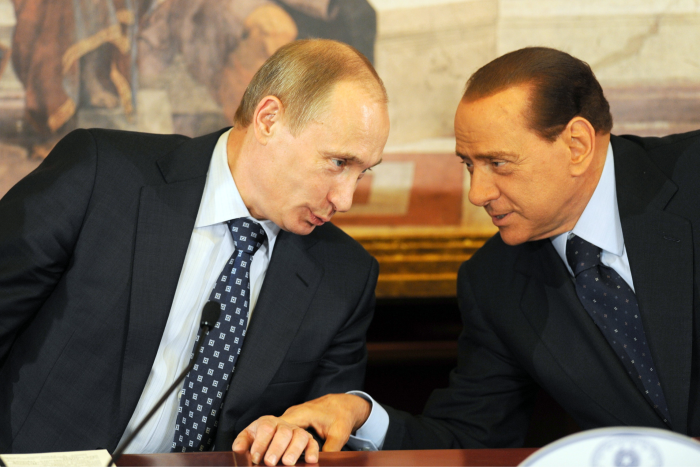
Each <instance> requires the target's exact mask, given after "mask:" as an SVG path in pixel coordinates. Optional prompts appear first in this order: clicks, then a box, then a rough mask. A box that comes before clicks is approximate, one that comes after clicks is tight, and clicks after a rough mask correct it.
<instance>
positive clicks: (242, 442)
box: [231, 428, 255, 454]
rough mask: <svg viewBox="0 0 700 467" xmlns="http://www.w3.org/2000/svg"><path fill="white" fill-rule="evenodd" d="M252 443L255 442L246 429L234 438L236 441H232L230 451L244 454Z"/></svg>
mask: <svg viewBox="0 0 700 467" xmlns="http://www.w3.org/2000/svg"><path fill="white" fill-rule="evenodd" d="M253 441H255V437H254V436H253V434H252V433H251V432H250V431H248V429H247V428H246V429H245V430H243V431H241V432H240V433H239V434H238V436H236V439H234V440H233V444H232V445H231V450H232V451H235V452H238V453H241V454H242V453H245V452H246V451H248V449H249V448H250V447H251V446H252V445H253Z"/></svg>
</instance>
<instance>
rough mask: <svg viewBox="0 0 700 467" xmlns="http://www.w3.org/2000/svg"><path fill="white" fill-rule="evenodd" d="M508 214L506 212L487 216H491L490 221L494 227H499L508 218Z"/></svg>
mask: <svg viewBox="0 0 700 467" xmlns="http://www.w3.org/2000/svg"><path fill="white" fill-rule="evenodd" d="M510 214H511V213H510V212H507V213H505V214H489V215H490V216H491V221H492V222H493V225H495V226H500V225H503V224H504V223H505V221H506V218H507V217H508V216H510Z"/></svg>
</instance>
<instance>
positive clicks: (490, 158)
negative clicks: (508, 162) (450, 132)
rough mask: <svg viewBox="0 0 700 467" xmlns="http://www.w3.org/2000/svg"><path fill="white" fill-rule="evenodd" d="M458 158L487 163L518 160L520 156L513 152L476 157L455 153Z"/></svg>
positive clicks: (497, 152)
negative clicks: (499, 160) (500, 160)
mask: <svg viewBox="0 0 700 467" xmlns="http://www.w3.org/2000/svg"><path fill="white" fill-rule="evenodd" d="M455 154H456V155H457V157H459V158H461V159H467V160H471V159H476V160H486V161H493V160H496V159H517V158H518V155H517V154H514V153H512V152H507V151H494V152H490V153H488V154H475V155H474V156H471V157H470V156H468V155H466V154H462V153H460V152H456V153H455Z"/></svg>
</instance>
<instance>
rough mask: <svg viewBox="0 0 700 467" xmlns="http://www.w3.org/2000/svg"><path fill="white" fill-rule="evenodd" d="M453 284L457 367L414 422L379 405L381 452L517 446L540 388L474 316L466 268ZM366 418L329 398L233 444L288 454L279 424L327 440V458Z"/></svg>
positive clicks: (340, 397)
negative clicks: (383, 417) (458, 325)
mask: <svg viewBox="0 0 700 467" xmlns="http://www.w3.org/2000/svg"><path fill="white" fill-rule="evenodd" d="M458 283H459V288H458V291H459V302H460V310H461V312H462V319H463V322H464V323H465V326H464V330H463V332H462V335H461V336H460V339H459V349H460V350H459V363H458V366H457V368H455V369H454V370H453V371H452V373H451V375H450V385H449V387H448V388H446V389H438V390H436V391H434V392H433V394H432V395H431V397H430V399H429V400H428V403H427V405H426V408H425V411H424V412H423V414H422V415H419V416H414V415H411V414H408V413H406V412H402V411H399V410H396V409H393V408H391V407H389V406H386V405H384V406H383V407H384V408H385V409H386V411H387V412H388V413H389V417H390V421H389V428H388V431H387V434H386V437H385V440H384V446H383V448H384V449H455V448H484V447H514V446H521V445H522V442H523V439H524V436H525V433H526V431H527V426H528V423H529V418H530V413H531V411H532V406H533V403H534V396H535V394H536V391H537V386H536V385H535V383H534V382H533V381H532V378H531V377H530V376H529V375H528V374H527V372H525V371H524V370H523V369H522V368H521V367H520V365H519V364H518V363H517V362H516V361H515V360H514V359H513V357H512V355H511V354H510V351H509V350H508V347H507V345H506V344H505V343H503V342H502V341H501V340H500V338H499V337H498V335H497V334H496V332H494V330H493V327H492V325H491V324H490V323H489V319H488V317H486V316H484V314H483V313H482V312H481V311H480V310H479V309H478V307H477V304H476V300H475V298H474V296H473V293H472V290H471V286H470V283H469V280H468V273H467V270H466V263H465V264H464V265H463V266H462V268H461V269H460V274H459V279H458ZM368 410H369V403H367V402H366V401H364V400H363V399H361V398H359V397H357V396H351V395H347V394H331V395H328V396H325V397H323V398H321V399H318V400H315V401H310V402H307V403H305V404H301V405H299V406H295V407H292V408H290V409H289V410H288V411H287V412H285V414H284V415H282V417H280V418H279V419H274V418H269V419H267V420H266V421H265V422H264V423H265V424H266V425H269V428H266V430H268V431H267V432H266V436H265V437H264V438H261V439H260V440H258V439H256V438H255V437H254V436H253V437H250V438H249V440H250V441H249V442H248V443H241V444H237V443H238V442H239V441H240V440H236V443H234V445H235V447H236V450H237V451H238V450H245V449H243V447H244V446H251V445H252V444H253V441H255V442H257V444H256V445H255V448H256V449H257V450H259V452H262V453H264V452H265V450H266V449H269V448H268V446H274V449H275V450H276V451H277V452H279V451H280V450H281V449H282V448H283V447H285V446H287V444H285V443H284V439H282V438H281V437H280V438H279V439H277V438H276V437H275V436H274V426H276V424H280V423H281V424H284V425H285V426H291V427H302V428H307V427H313V428H314V429H316V431H317V432H318V433H319V434H323V433H326V434H327V435H328V436H329V437H330V438H331V439H332V440H333V442H332V443H331V445H330V446H329V447H328V449H326V448H325V447H324V450H338V449H339V448H340V447H341V446H342V444H340V445H339V443H340V442H341V441H344V440H347V439H348V437H349V436H350V434H351V432H352V431H354V430H356V429H358V428H359V427H360V426H362V424H363V423H364V422H365V420H366V418H367V416H368V414H369V412H368ZM256 423H257V422H256ZM322 436H323V435H322ZM294 452H296V451H294ZM294 452H293V453H294ZM298 452H299V453H301V450H299V451H298ZM293 453H292V454H293ZM287 455H289V453H288V454H287ZM295 460H296V459H295ZM307 460H308V459H307ZM285 464H288V462H285Z"/></svg>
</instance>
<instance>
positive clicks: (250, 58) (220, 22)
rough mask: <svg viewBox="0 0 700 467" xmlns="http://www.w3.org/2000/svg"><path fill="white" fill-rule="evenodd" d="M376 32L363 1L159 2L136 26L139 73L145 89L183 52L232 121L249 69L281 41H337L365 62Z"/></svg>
mask: <svg viewBox="0 0 700 467" xmlns="http://www.w3.org/2000/svg"><path fill="white" fill-rule="evenodd" d="M329 26H333V28H330V27H329ZM334 31H335V32H334ZM353 31H355V32H353ZM375 35H376V17H375V12H374V9H373V8H372V7H371V6H370V5H369V3H367V1H366V0H352V1H343V2H337V1H332V0H279V1H271V0H162V1H160V2H159V3H158V4H157V6H156V7H155V8H154V10H153V12H152V13H151V14H150V15H149V16H148V18H147V19H146V20H145V21H144V24H143V25H142V31H141V34H140V37H139V70H140V77H141V78H142V80H143V83H144V85H145V86H148V83H152V82H153V80H157V79H158V77H159V76H161V75H162V73H163V72H165V70H166V69H167V68H168V66H170V64H171V63H172V61H173V59H174V58H175V56H176V55H177V54H182V57H183V59H184V62H185V65H186V67H187V70H188V72H189V73H190V74H191V75H192V76H193V77H194V78H195V79H196V80H197V81H198V82H200V83H202V84H204V85H205V86H206V87H207V89H208V90H209V92H210V94H211V95H212V97H213V98H214V100H215V101H216V102H217V103H218V104H219V105H220V106H221V107H222V109H223V112H224V115H225V116H226V118H227V120H229V121H232V120H233V114H234V113H235V111H236V108H237V107H238V103H239V102H240V100H241V96H242V95H243V92H244V91H245V88H246V86H247V85H248V83H249V82H250V80H251V78H252V77H253V75H254V74H255V72H256V71H257V70H258V68H259V67H260V66H261V65H262V64H263V62H264V61H265V60H267V58H268V57H270V56H271V55H272V54H273V53H274V52H275V51H276V50H277V49H279V48H280V47H281V46H283V45H284V44H286V43H288V42H291V41H293V40H294V39H295V38H297V37H298V38H307V37H325V38H332V39H338V40H341V41H343V42H346V43H349V44H350V45H353V46H355V47H356V48H358V49H359V50H360V51H361V52H363V53H364V54H365V55H367V56H368V57H370V60H371V58H372V56H373V52H374V37H375Z"/></svg>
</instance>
